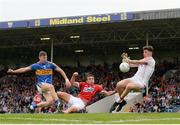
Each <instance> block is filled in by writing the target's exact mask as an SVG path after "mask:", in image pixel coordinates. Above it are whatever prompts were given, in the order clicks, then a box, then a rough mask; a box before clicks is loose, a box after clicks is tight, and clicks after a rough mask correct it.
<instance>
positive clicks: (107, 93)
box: [100, 90, 116, 96]
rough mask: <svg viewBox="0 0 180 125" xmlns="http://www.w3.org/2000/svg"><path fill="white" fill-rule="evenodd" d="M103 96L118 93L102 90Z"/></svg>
mask: <svg viewBox="0 0 180 125" xmlns="http://www.w3.org/2000/svg"><path fill="white" fill-rule="evenodd" d="M100 93H101V94H103V95H105V96H110V95H113V94H115V93H116V91H106V90H102V91H101V92H100Z"/></svg>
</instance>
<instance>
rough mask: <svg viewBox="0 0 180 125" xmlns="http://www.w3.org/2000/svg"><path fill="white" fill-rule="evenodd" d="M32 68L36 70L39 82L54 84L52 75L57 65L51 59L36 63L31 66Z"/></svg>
mask: <svg viewBox="0 0 180 125" xmlns="http://www.w3.org/2000/svg"><path fill="white" fill-rule="evenodd" d="M30 67H31V69H32V70H34V71H35V74H36V79H37V81H36V82H37V84H39V83H49V84H52V75H53V70H55V69H56V68H57V66H56V65H55V64H53V63H51V62H49V61H47V62H45V63H44V64H43V63H39V62H37V63H34V64H32V65H31V66H30Z"/></svg>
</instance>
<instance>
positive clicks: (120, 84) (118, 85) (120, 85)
mask: <svg viewBox="0 0 180 125" xmlns="http://www.w3.org/2000/svg"><path fill="white" fill-rule="evenodd" d="M121 87H123V86H122V82H121V81H120V82H118V83H117V85H116V88H117V89H118V88H121Z"/></svg>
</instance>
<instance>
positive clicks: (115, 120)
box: [0, 113, 180, 124]
mask: <svg viewBox="0 0 180 125" xmlns="http://www.w3.org/2000/svg"><path fill="white" fill-rule="evenodd" d="M43 123H46V124H66V123H71V124H83V123H86V124H95V123H96V124H120V123H122V124H126V123H128V124H161V123H162V124H180V113H144V114H135V113H133V114H132V113H120V114H105V113H103V114H101V113H99V114H0V124H43Z"/></svg>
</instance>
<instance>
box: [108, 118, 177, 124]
mask: <svg viewBox="0 0 180 125" xmlns="http://www.w3.org/2000/svg"><path fill="white" fill-rule="evenodd" d="M159 120H160V121H167V120H178V121H179V120H180V118H159V119H157V118H154V119H153V118H152V119H148V118H144V119H132V120H116V121H111V122H112V123H119V122H121V123H124V122H141V121H159Z"/></svg>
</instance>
